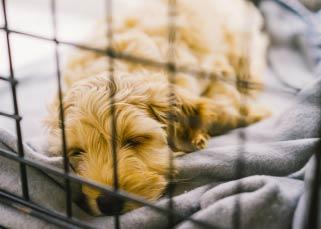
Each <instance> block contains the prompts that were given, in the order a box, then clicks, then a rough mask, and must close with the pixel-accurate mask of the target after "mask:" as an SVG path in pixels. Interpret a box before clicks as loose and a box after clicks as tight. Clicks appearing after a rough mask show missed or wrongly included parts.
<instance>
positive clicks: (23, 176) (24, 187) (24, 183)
mask: <svg viewBox="0 0 321 229" xmlns="http://www.w3.org/2000/svg"><path fill="white" fill-rule="evenodd" d="M2 10H3V17H4V28H5V32H6V38H5V39H6V45H7V52H8V61H9V71H10V77H9V78H10V79H11V81H12V82H15V81H16V80H15V77H14V70H13V63H12V57H11V45H10V35H9V32H8V31H7V29H8V18H7V10H6V0H2ZM10 85H11V93H12V100H13V107H14V116H15V117H16V118H15V122H16V134H17V138H18V140H17V145H18V151H19V152H18V155H19V157H21V158H23V157H24V148H23V143H22V134H21V125H20V121H21V118H20V115H19V108H18V99H17V92H16V87H15V84H10ZM7 117H8V116H7ZM19 167H20V180H21V189H22V195H23V197H24V198H25V199H26V200H29V190H28V179H27V170H26V166H25V165H24V164H23V163H19Z"/></svg>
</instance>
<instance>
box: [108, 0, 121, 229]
mask: <svg viewBox="0 0 321 229" xmlns="http://www.w3.org/2000/svg"><path fill="white" fill-rule="evenodd" d="M106 11H107V12H106V13H107V39H108V47H109V49H111V48H112V46H113V39H114V34H113V1H112V0H107V2H106ZM108 74H109V76H108V77H109V78H110V81H111V83H112V84H114V83H115V79H114V58H113V57H109V58H108ZM109 98H110V105H111V109H110V113H111V127H112V128H111V136H112V155H113V187H114V191H118V189H119V181H118V160H117V127H116V116H115V98H114V93H113V92H112V90H110V94H109ZM119 214H120V213H119V212H116V214H115V216H114V219H115V221H114V222H115V228H116V229H119V228H120V222H119Z"/></svg>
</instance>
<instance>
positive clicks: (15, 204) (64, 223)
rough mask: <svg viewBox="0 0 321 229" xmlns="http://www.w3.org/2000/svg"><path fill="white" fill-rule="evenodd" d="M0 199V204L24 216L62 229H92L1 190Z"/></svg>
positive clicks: (75, 220)
mask: <svg viewBox="0 0 321 229" xmlns="http://www.w3.org/2000/svg"><path fill="white" fill-rule="evenodd" d="M0 197H1V198H0V203H1V204H5V205H7V206H10V207H12V208H14V209H16V210H18V211H20V212H22V213H24V214H28V215H30V216H35V217H37V218H40V219H42V220H45V221H47V222H49V223H53V224H55V225H57V226H60V227H62V228H88V229H91V228H93V227H91V226H89V225H87V224H84V223H83V222H81V221H80V220H77V219H72V218H67V217H65V215H63V214H59V213H56V212H54V211H52V210H49V209H47V208H44V207H43V206H40V205H39V204H36V203H33V202H31V201H26V200H24V199H22V198H21V197H19V196H17V195H14V194H12V193H9V192H7V191H5V190H2V189H0Z"/></svg>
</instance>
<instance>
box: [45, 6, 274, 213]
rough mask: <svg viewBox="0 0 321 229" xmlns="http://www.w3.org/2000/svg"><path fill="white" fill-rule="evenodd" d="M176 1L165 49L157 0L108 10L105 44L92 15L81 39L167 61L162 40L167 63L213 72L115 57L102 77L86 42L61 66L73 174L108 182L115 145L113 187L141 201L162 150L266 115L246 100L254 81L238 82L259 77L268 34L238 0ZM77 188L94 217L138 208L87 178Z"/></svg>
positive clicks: (179, 149) (159, 174) (53, 129)
mask: <svg viewBox="0 0 321 229" xmlns="http://www.w3.org/2000/svg"><path fill="white" fill-rule="evenodd" d="M176 8H177V15H176V16H175V27H176V32H175V41H174V42H175V44H174V47H171V46H170V45H169V42H168V17H167V16H168V8H167V4H166V2H165V1H161V0H154V1H145V3H144V4H142V5H140V6H139V7H137V8H133V9H131V10H129V11H127V12H126V13H125V14H124V13H123V12H117V13H115V17H114V19H113V21H114V23H113V33H114V35H113V42H112V43H108V42H109V41H108V39H107V36H106V34H107V25H106V24H107V23H101V24H100V25H99V26H98V27H97V28H96V29H95V32H94V33H93V35H92V37H91V39H90V40H88V41H87V45H88V46H90V47H93V48H97V49H98V48H99V49H106V48H107V47H112V48H113V50H115V52H117V53H123V52H124V53H127V54H130V55H133V56H136V57H142V58H147V59H150V60H153V61H156V62H160V63H166V62H167V60H168V53H169V50H170V49H171V48H172V59H173V61H174V62H175V64H176V66H187V67H188V68H190V69H201V70H202V71H203V72H210V73H211V76H213V77H199V76H195V75H192V74H190V73H188V72H176V73H175V74H168V71H167V70H166V69H160V68H155V66H154V67H153V66H146V65H144V64H142V63H139V62H129V61H126V60H121V59H116V60H114V66H113V67H114V72H113V76H112V77H111V74H110V72H109V71H108V68H109V67H111V66H109V61H108V57H106V56H105V55H103V54H102V53H97V52H93V51H88V50H76V51H75V52H74V53H73V54H72V55H71V57H70V58H69V60H68V63H66V66H65V69H64V72H63V74H64V82H65V84H64V91H63V108H64V114H65V133H66V136H67V143H68V145H67V153H68V158H69V160H70V163H71V165H72V167H73V168H74V170H75V172H76V173H77V174H78V175H79V176H81V177H84V178H87V179H92V180H93V181H95V182H98V183H100V184H103V185H108V186H113V182H114V181H113V153H112V152H113V146H115V149H116V153H117V163H118V176H119V179H118V183H119V188H120V189H121V190H125V191H127V192H129V193H133V194H136V195H139V196H142V197H144V198H146V199H147V200H151V201H152V200H157V199H158V198H160V197H161V196H162V195H163V193H164V191H165V188H166V186H167V183H168V178H167V177H168V173H169V154H170V153H173V155H181V154H183V153H188V152H192V151H195V150H200V149H203V148H204V147H206V143H207V141H208V138H209V137H210V136H214V135H218V134H221V133H223V132H225V131H227V130H230V129H233V128H236V127H240V126H245V125H249V124H251V123H254V122H257V121H259V120H261V119H263V118H265V117H267V116H268V115H269V112H268V110H267V109H266V108H264V107H263V106H261V105H259V104H257V103H255V96H256V94H257V93H256V92H257V91H258V90H259V89H260V87H255V88H252V89H249V90H247V91H246V93H243V92H245V91H242V90H241V89H242V87H239V84H238V82H240V81H244V80H246V81H250V82H251V83H253V84H255V85H261V79H260V76H261V75H262V73H263V71H264V68H265V52H266V48H267V44H268V41H267V38H266V36H265V35H264V34H263V33H262V32H261V30H262V24H263V21H262V17H261V15H260V13H259V11H258V10H257V9H256V8H255V7H254V5H253V4H252V3H250V2H247V1H245V0H201V1H195V0H177V3H176ZM122 13H123V15H122ZM111 97H112V98H113V113H114V115H113V114H112V109H111V108H112V104H111V99H110V98H111ZM58 104H59V103H58V102H57V100H56V101H55V102H53V104H52V105H51V106H50V109H51V110H50V115H49V116H48V117H47V119H46V124H47V126H48V129H49V139H48V141H49V145H50V148H49V150H50V152H52V153H54V154H60V153H61V151H62V150H61V145H62V144H61V129H60V128H61V126H60V122H59V105H58ZM169 113H170V114H171V118H169ZM113 125H115V127H116V128H115V129H116V133H115V134H116V137H115V139H113V137H112V133H113ZM169 140H170V141H169ZM82 193H83V194H84V196H85V200H84V202H85V203H86V205H87V206H88V208H89V209H90V212H91V213H92V214H94V215H101V214H115V213H120V212H126V211H129V210H131V209H134V208H137V207H138V205H137V204H134V203H130V202H124V201H122V200H119V199H116V198H114V197H111V196H108V195H105V194H104V195H103V194H102V193H101V192H99V191H98V190H96V189H93V188H91V187H89V186H87V185H82Z"/></svg>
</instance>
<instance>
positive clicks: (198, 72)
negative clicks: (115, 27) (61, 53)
mask: <svg viewBox="0 0 321 229" xmlns="http://www.w3.org/2000/svg"><path fill="white" fill-rule="evenodd" d="M0 30H1V29H0ZM5 31H8V32H10V33H13V34H18V35H21V36H27V37H31V38H35V39H39V40H45V41H48V42H56V43H57V44H61V45H66V46H70V47H75V48H79V49H83V50H87V51H93V52H96V53H99V54H101V55H106V56H109V57H112V58H115V59H119V60H123V61H127V62H133V63H141V64H144V65H146V66H150V67H153V68H158V69H165V70H166V69H169V68H171V69H175V71H176V73H186V74H190V75H193V76H195V77H198V78H200V79H210V80H218V81H222V82H226V83H229V84H232V85H235V84H236V81H235V80H233V79H226V78H224V77H223V76H221V75H217V74H216V73H213V72H208V71H204V70H202V69H195V68H191V67H189V66H177V65H176V66H175V65H174V66H173V65H171V64H170V63H167V62H157V61H154V60H150V59H147V58H143V57H136V56H133V55H131V54H128V53H124V52H117V51H116V50H114V49H112V48H110V47H109V48H107V49H97V48H93V47H89V46H86V45H82V44H76V43H72V42H68V41H62V40H59V39H57V40H56V41H54V40H53V39H52V38H48V37H44V36H40V35H35V34H31V33H26V32H21V31H17V30H13V29H5ZM238 83H239V84H240V83H243V84H244V85H245V86H246V87H248V89H249V90H259V89H261V88H262V87H263V85H262V84H259V83H256V82H242V81H238ZM264 87H265V88H268V90H269V91H270V92H275V93H287V94H289V95H291V96H292V95H294V94H295V92H293V91H292V90H285V89H281V88H277V87H273V86H272V87H271V86H269V87H268V86H267V85H264Z"/></svg>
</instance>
